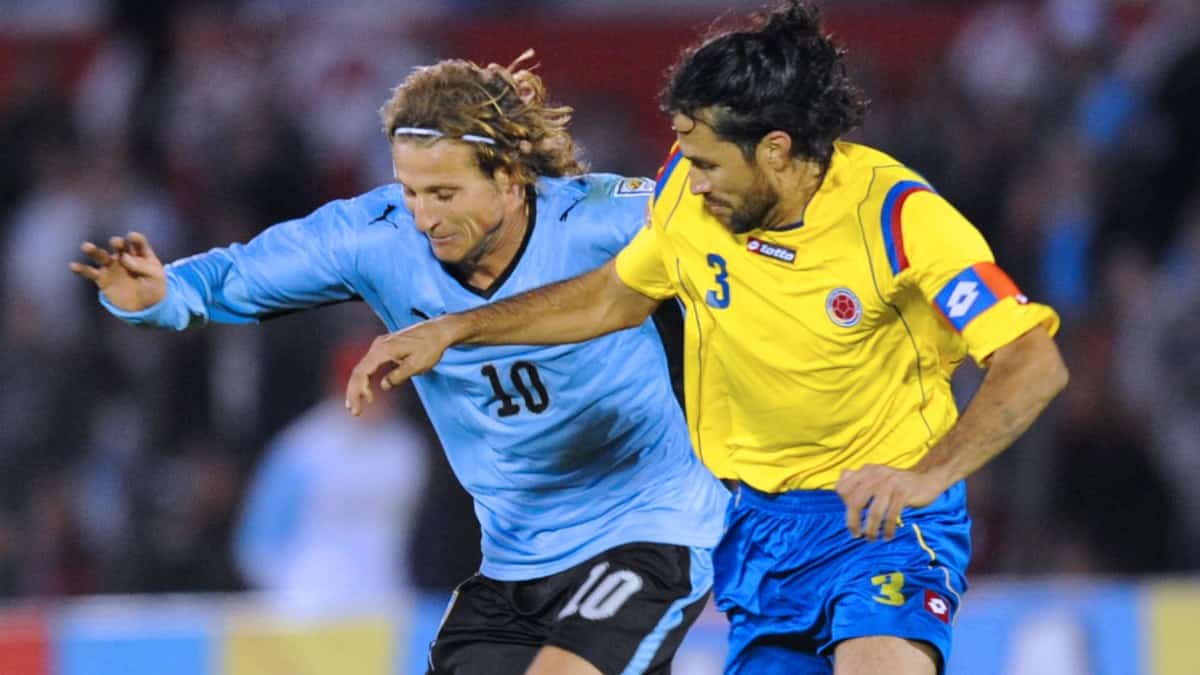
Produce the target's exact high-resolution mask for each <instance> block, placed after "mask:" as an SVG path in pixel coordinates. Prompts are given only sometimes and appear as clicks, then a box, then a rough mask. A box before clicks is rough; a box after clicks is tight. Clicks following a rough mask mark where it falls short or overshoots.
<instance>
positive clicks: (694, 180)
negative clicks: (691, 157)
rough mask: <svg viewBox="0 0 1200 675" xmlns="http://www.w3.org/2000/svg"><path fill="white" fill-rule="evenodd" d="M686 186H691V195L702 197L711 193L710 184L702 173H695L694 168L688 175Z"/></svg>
mask: <svg viewBox="0 0 1200 675" xmlns="http://www.w3.org/2000/svg"><path fill="white" fill-rule="evenodd" d="M688 185H690V186H691V189H692V194H694V195H704V194H708V193H709V192H712V183H710V182H708V178H707V177H705V175H704V174H703V173H701V172H699V171H697V170H696V169H695V167H693V168H692V170H691V171H690V172H689V173H688Z"/></svg>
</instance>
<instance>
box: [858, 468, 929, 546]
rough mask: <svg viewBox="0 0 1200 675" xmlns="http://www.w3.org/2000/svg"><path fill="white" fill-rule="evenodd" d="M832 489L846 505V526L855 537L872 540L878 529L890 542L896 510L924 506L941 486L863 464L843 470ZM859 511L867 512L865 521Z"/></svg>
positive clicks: (922, 476) (926, 477)
mask: <svg viewBox="0 0 1200 675" xmlns="http://www.w3.org/2000/svg"><path fill="white" fill-rule="evenodd" d="M836 489H837V493H838V495H840V496H841V498H842V501H843V502H845V503H846V527H848V528H850V533H851V534H853V535H854V537H855V538H858V537H861V536H863V535H866V537H867V539H870V540H871V541H875V540H876V539H877V538H878V537H879V531H880V527H881V526H882V528H883V538H884V539H885V540H887V541H891V539H892V536H893V535H894V534H895V533H896V525H897V524H898V523H899V522H900V511H901V510H902V509H904V508H905V507H906V506H926V505H928V504H929V503H930V502H932V501H933V500H934V499H937V497H938V495H940V494H941V493H942V492H943V491H944V490H945V487H944V486H943V485H941V482H940V481H938V480H937V479H936V478H935V477H933V476H931V475H930V474H926V473H921V472H918V471H911V470H905V469H895V468H892V467H890V466H884V465H882V464H867V465H866V466H863V467H862V468H860V469H854V470H848V471H843V472H842V476H841V478H839V479H838V482H837V488H836ZM863 509H867V513H866V519H865V522H864V518H863Z"/></svg>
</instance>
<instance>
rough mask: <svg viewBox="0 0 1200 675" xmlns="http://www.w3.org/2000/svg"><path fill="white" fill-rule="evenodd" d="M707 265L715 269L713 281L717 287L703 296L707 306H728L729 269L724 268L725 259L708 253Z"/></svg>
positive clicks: (720, 307)
mask: <svg viewBox="0 0 1200 675" xmlns="http://www.w3.org/2000/svg"><path fill="white" fill-rule="evenodd" d="M708 266H709V267H711V268H713V269H715V270H716V271H717V273H716V278H715V279H714V281H716V282H717V288H716V289H714V290H711V291H709V292H708V294H707V295H705V296H704V301H705V302H707V303H708V306H709V307H715V308H716V309H725V308H726V307H728V306H729V270H728V269H726V268H725V259H724V258H722V257H721V256H719V255H717V254H716V253H709V254H708Z"/></svg>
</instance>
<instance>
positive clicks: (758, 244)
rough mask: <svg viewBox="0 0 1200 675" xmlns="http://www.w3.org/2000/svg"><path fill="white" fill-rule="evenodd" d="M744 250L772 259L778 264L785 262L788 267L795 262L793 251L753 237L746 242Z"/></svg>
mask: <svg viewBox="0 0 1200 675" xmlns="http://www.w3.org/2000/svg"><path fill="white" fill-rule="evenodd" d="M746 250H747V251H750V252H751V253H757V254H758V255H762V256H766V257H768V258H774V259H775V260H778V261H779V262H785V263H788V264H789V265H790V264H792V263H794V262H796V251H795V249H790V248H788V247H786V246H780V245H779V244H772V243H771V242H768V241H763V240H762V239H757V238H755V237H750V238H749V239H747V240H746Z"/></svg>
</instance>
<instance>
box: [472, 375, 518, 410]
mask: <svg viewBox="0 0 1200 675" xmlns="http://www.w3.org/2000/svg"><path fill="white" fill-rule="evenodd" d="M479 372H481V373H483V374H484V375H485V376H486V377H487V379H488V381H489V382H491V383H492V393H494V394H495V395H496V398H498V399H500V403H501V405H500V409H499V410H497V411H496V414H497V415H499V416H501V417H509V416H512V415H516V414H517V413H519V412H521V406H519V405H517V404H516V403H513V397H511V396H509V395H508V392H506V391H504V387H503V386H502V385H501V384H500V375H499V374H498V373H497V372H496V366H493V365H492V364H490V363H489V364H487V365H486V366H484V367H483V368H482V369H480V371H479Z"/></svg>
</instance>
